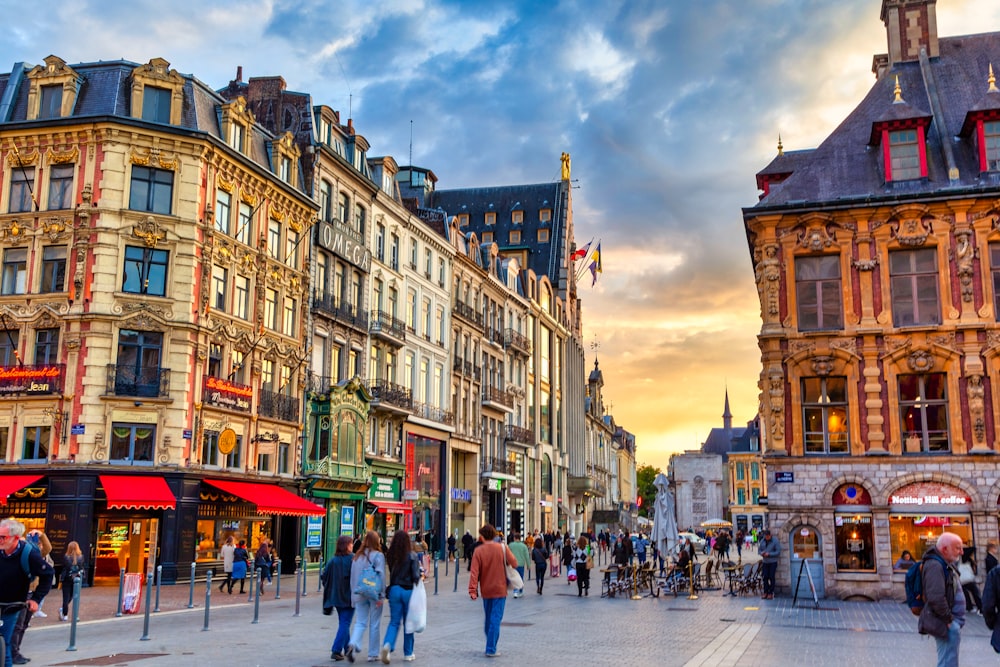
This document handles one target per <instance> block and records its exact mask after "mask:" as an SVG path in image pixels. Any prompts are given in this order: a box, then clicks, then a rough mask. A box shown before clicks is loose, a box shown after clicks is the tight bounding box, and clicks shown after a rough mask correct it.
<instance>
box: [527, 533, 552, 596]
mask: <svg viewBox="0 0 1000 667" xmlns="http://www.w3.org/2000/svg"><path fill="white" fill-rule="evenodd" d="M531 560H532V562H533V563H534V564H535V587H536V590H537V591H538V594H539V595H541V594H542V588H544V587H545V570H546V569H548V566H549V550H548V549H546V548H545V540H544V539H542V538H541V537H538V538H535V548H534V549H532V550H531Z"/></svg>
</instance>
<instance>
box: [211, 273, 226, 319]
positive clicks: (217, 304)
mask: <svg viewBox="0 0 1000 667" xmlns="http://www.w3.org/2000/svg"><path fill="white" fill-rule="evenodd" d="M228 284H229V272H228V271H227V270H226V269H224V268H222V267H221V266H213V267H212V307H213V308H215V309H216V310H221V311H223V312H225V310H226V287H227V286H228Z"/></svg>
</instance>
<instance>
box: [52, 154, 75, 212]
mask: <svg viewBox="0 0 1000 667" xmlns="http://www.w3.org/2000/svg"><path fill="white" fill-rule="evenodd" d="M72 207H73V165H71V164H57V165H53V166H52V169H50V170H49V210H50V211H56V210H65V209H68V208H72Z"/></svg>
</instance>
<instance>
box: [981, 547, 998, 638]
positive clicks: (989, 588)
mask: <svg viewBox="0 0 1000 667" xmlns="http://www.w3.org/2000/svg"><path fill="white" fill-rule="evenodd" d="M983 617H984V619H985V620H986V627H988V628H989V629H990V630H992V631H993V636H992V637H990V645H991V646H992V647H993V650H994V651H996V652H997V653H1000V624H998V623H997V619H998V618H1000V567H994V568H993V569H992V570H990V573H989V574H987V575H986V586H984V587H983Z"/></svg>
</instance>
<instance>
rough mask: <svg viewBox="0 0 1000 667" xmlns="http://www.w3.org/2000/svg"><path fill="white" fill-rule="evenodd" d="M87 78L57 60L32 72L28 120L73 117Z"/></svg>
mask: <svg viewBox="0 0 1000 667" xmlns="http://www.w3.org/2000/svg"><path fill="white" fill-rule="evenodd" d="M82 83H83V77H81V76H80V75H79V74H77V73H76V72H74V71H73V69H72V68H70V67H69V65H67V64H66V62H65V61H64V60H63V59H62V58H59V57H57V56H49V57H48V58H46V59H45V64H44V65H39V66H38V67H35V68H33V69H32V70H31V71H30V72H28V84H29V85H28V111H27V119H28V120H35V119H45V118H64V117H66V116H69V115H71V114H72V113H73V107H74V106H75V105H76V91H77V90H79V89H80V85H81V84H82Z"/></svg>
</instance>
